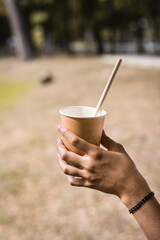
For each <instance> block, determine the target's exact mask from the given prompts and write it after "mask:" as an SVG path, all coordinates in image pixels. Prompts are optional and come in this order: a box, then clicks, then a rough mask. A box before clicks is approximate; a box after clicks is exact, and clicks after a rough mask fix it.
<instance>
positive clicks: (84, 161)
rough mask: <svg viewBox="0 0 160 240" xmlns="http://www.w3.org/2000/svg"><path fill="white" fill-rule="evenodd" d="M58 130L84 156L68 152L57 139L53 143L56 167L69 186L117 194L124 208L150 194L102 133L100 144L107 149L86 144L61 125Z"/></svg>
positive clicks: (125, 157) (122, 152) (126, 157)
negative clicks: (59, 169) (56, 155)
mask: <svg viewBox="0 0 160 240" xmlns="http://www.w3.org/2000/svg"><path fill="white" fill-rule="evenodd" d="M58 130H59V132H60V133H61V135H62V136H63V137H65V138H66V139H67V141H68V142H70V143H71V144H72V145H73V146H75V147H76V148H78V149H80V150H81V151H83V152H84V153H85V155H84V156H80V155H77V154H76V153H73V152H70V151H68V150H67V148H66V147H65V145H64V144H63V141H62V140H61V139H58V140H57V149H58V152H59V154H58V160H59V165H60V167H61V168H62V170H63V172H64V173H65V174H66V175H68V181H69V183H70V184H71V185H73V186H79V187H88V188H92V189H96V190H99V191H102V192H105V193H110V194H114V195H117V196H118V197H119V198H120V199H121V200H122V202H123V203H124V204H125V205H126V206H127V207H128V208H130V207H132V206H134V204H136V203H137V202H138V201H139V199H141V196H142V198H143V197H144V196H145V195H146V194H148V193H149V192H150V189H149V187H148V185H147V183H146V181H145V179H144V178H143V177H142V175H141V174H140V173H139V171H138V170H137V168H136V166H135V164H134V162H133V161H132V160H131V158H130V157H129V155H128V154H127V153H126V151H125V149H124V148H123V146H122V145H121V144H119V143H116V142H115V141H113V140H112V139H110V138H109V137H107V136H106V135H105V133H104V132H103V134H102V140H101V144H102V145H103V146H104V147H105V148H106V149H107V150H104V149H102V148H100V147H97V146H95V145H93V144H90V143H88V142H86V141H85V140H83V139H81V138H80V137H78V136H76V135H75V134H73V133H72V132H71V131H69V130H67V129H66V128H64V127H62V126H59V127H58Z"/></svg>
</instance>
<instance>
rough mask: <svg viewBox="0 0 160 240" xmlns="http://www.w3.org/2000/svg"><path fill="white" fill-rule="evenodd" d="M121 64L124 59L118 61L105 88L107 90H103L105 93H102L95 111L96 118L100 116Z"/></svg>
mask: <svg viewBox="0 0 160 240" xmlns="http://www.w3.org/2000/svg"><path fill="white" fill-rule="evenodd" d="M121 62H122V59H120V58H119V59H118V60H117V62H116V64H115V66H114V69H113V71H112V73H111V75H110V77H109V79H108V82H107V84H106V86H105V88H104V90H103V93H102V95H101V97H100V99H99V102H98V104H97V106H96V110H95V113H94V116H97V115H98V112H99V110H100V109H101V107H102V104H103V102H104V100H105V98H106V96H107V93H108V91H109V89H110V87H111V84H112V82H113V80H114V78H115V76H116V73H117V71H118V68H119V66H120V64H121Z"/></svg>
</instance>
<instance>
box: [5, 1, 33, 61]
mask: <svg viewBox="0 0 160 240" xmlns="http://www.w3.org/2000/svg"><path fill="white" fill-rule="evenodd" d="M5 4H6V7H7V10H8V13H9V18H10V22H11V28H12V32H13V35H14V36H15V39H16V51H17V54H18V56H19V57H20V58H22V59H30V58H32V57H33V56H34V55H35V52H34V48H33V44H32V40H31V36H30V32H29V26H28V25H27V21H26V19H25V16H24V13H23V11H22V8H21V6H20V5H19V4H18V1H17V0H5Z"/></svg>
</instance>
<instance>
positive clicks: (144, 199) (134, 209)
mask: <svg viewBox="0 0 160 240" xmlns="http://www.w3.org/2000/svg"><path fill="white" fill-rule="evenodd" d="M153 196H154V192H150V193H149V194H148V195H147V196H145V197H144V198H143V199H142V200H141V201H140V202H139V203H138V204H137V205H136V206H134V207H133V208H131V209H129V213H134V212H135V211H136V210H138V209H139V208H140V207H141V206H142V205H143V204H144V203H145V202H147V201H148V200H149V199H150V198H151V197H153Z"/></svg>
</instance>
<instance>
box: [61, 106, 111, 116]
mask: <svg viewBox="0 0 160 240" xmlns="http://www.w3.org/2000/svg"><path fill="white" fill-rule="evenodd" d="M95 110H96V108H94V107H85V106H68V107H63V108H61V109H60V113H61V114H62V115H64V116H67V117H75V118H99V117H104V116H105V115H106V111H104V110H100V111H99V113H98V115H97V116H96V117H94V113H95Z"/></svg>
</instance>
